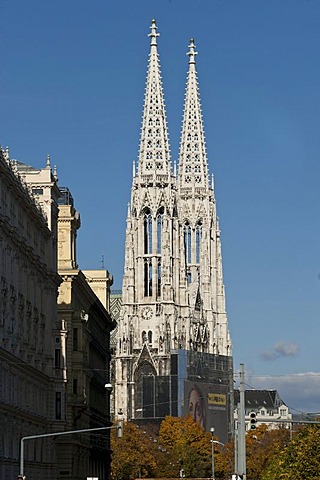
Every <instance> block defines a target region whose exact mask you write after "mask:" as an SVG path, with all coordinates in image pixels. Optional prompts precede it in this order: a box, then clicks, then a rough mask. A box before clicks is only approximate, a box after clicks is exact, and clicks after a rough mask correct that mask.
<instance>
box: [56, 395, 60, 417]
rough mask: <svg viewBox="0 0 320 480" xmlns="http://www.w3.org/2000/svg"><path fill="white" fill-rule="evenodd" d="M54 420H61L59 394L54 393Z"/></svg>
mask: <svg viewBox="0 0 320 480" xmlns="http://www.w3.org/2000/svg"><path fill="white" fill-rule="evenodd" d="M56 420H61V392H56Z"/></svg>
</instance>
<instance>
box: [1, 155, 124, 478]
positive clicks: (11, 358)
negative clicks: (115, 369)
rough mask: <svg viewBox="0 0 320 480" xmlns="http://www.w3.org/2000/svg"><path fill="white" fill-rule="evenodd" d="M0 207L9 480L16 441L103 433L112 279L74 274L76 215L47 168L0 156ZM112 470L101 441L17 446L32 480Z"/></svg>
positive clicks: (88, 438)
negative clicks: (75, 431) (33, 437)
mask: <svg viewBox="0 0 320 480" xmlns="http://www.w3.org/2000/svg"><path fill="white" fill-rule="evenodd" d="M0 199H1V204H0V282H1V284H0V332H1V337H0V338H1V343H0V421H1V422H2V425H3V428H1V429H0V478H1V479H4V480H7V479H8V480H11V479H12V478H16V477H17V475H18V473H20V465H19V460H20V458H19V456H20V440H21V438H22V437H28V436H38V435H43V434H49V433H54V432H56V433H60V432H65V431H70V430H79V429H87V428H99V427H105V426H111V422H110V398H109V397H110V393H111V392H110V388H109V386H108V385H109V383H110V359H111V353H110V332H111V330H112V329H113V328H114V327H115V322H114V321H112V320H111V317H110V315H109V313H108V312H107V310H106V308H108V306H109V303H110V285H111V284H112V276H111V275H110V274H109V273H108V272H107V271H106V270H101V271H90V272H89V273H90V277H87V276H86V275H85V274H84V273H83V272H81V270H79V268H78V265H77V259H76V235H77V230H78V228H79V227H80V215H79V214H78V212H77V211H76V210H75V208H74V205H73V198H72V195H71V193H70V192H69V190H68V189H65V188H61V189H59V187H58V178H57V175H56V172H52V169H51V165H50V158H49V157H48V158H47V162H46V166H45V167H44V168H43V169H36V168H33V167H31V166H29V165H26V164H23V163H21V162H18V161H16V160H11V159H10V156H9V150H8V149H7V150H6V151H3V150H2V149H0ZM90 284H92V285H93V286H94V289H95V290H96V291H97V295H96V294H95V292H94V290H93V289H92V288H91V287H90ZM99 297H100V298H101V300H100V298H99ZM57 299H58V301H57ZM106 387H107V388H106ZM110 462H111V454H110V437H109V432H108V431H103V432H97V433H95V432H92V433H87V434H72V435H63V436H55V437H47V438H36V439H34V440H28V441H25V442H24V465H23V466H24V473H25V474H26V475H27V477H28V478H33V479H34V480H40V479H43V478H46V479H48V480H57V479H61V478H64V479H65V478H68V479H69V480H78V479H79V480H80V479H83V478H84V477H85V478H86V477H99V479H100V480H107V479H109V477H110Z"/></svg>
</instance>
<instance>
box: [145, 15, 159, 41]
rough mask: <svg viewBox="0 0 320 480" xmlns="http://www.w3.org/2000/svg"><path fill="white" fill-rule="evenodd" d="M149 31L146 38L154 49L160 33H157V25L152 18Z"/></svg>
mask: <svg viewBox="0 0 320 480" xmlns="http://www.w3.org/2000/svg"><path fill="white" fill-rule="evenodd" d="M150 29H151V33H149V34H148V37H150V38H151V44H150V45H151V46H154V47H156V46H157V37H159V36H160V33H158V32H157V29H158V27H157V24H156V21H155V19H154V18H153V19H152V20H151V27H150Z"/></svg>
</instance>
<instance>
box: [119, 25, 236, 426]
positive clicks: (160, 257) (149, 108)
mask: <svg viewBox="0 0 320 480" xmlns="http://www.w3.org/2000/svg"><path fill="white" fill-rule="evenodd" d="M150 29H151V32H150V34H149V37H150V40H151V42H150V54H149V63H148V71H147V81H146V90H145V98H144V108H143V118H142V128H141V137H140V149H139V158H138V164H137V166H136V165H135V164H134V165H133V180H132V189H131V202H130V204H129V205H128V213H127V227H126V244H125V267H124V277H123V288H122V308H121V313H120V317H119V323H118V331H117V345H116V357H115V413H116V414H117V413H119V412H122V413H123V414H124V416H125V418H128V419H138V418H155V417H164V416H165V415H174V414H177V412H178V411H179V409H177V408H176V406H175V407H173V406H172V405H173V403H174V402H175V403H177V400H174V402H173V398H174V397H175V396H177V395H176V393H174V392H173V389H175V388H176V387H177V385H176V387H174V382H173V381H172V378H173V377H175V378H177V370H176V367H175V366H174V365H173V364H174V363H176V360H174V358H176V357H175V355H177V354H178V353H177V352H199V354H212V355H213V354H214V355H215V356H216V357H218V356H224V357H231V341H230V337H229V332H228V325H227V316H226V310H225V294H224V286H223V279H222V259H221V244H220V232H219V225H218V219H217V215H216V205H215V198H214V190H213V179H212V180H211V181H210V179H209V173H208V163H207V156H206V148H205V139H204V130H203V124H202V114H201V105H200V98H199V90H198V80H197V73H196V67H195V56H196V51H195V45H194V42H193V40H191V41H190V45H189V51H188V56H189V70H188V77H187V87H186V96H185V106H184V114H183V127H182V135H181V145H180V156H179V167H178V172H176V168H174V169H172V165H171V161H170V152H169V139H168V129H167V121H166V113H165V103H164V96H163V89H162V81H161V72H160V63H159V56H158V50H157V48H158V47H157V38H158V36H159V34H158V33H157V26H156V22H155V20H152V24H151V27H150Z"/></svg>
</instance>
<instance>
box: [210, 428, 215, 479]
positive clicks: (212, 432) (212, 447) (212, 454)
mask: <svg viewBox="0 0 320 480" xmlns="http://www.w3.org/2000/svg"><path fill="white" fill-rule="evenodd" d="M210 432H211V467H212V480H214V442H213V434H214V427H211V428H210Z"/></svg>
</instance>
